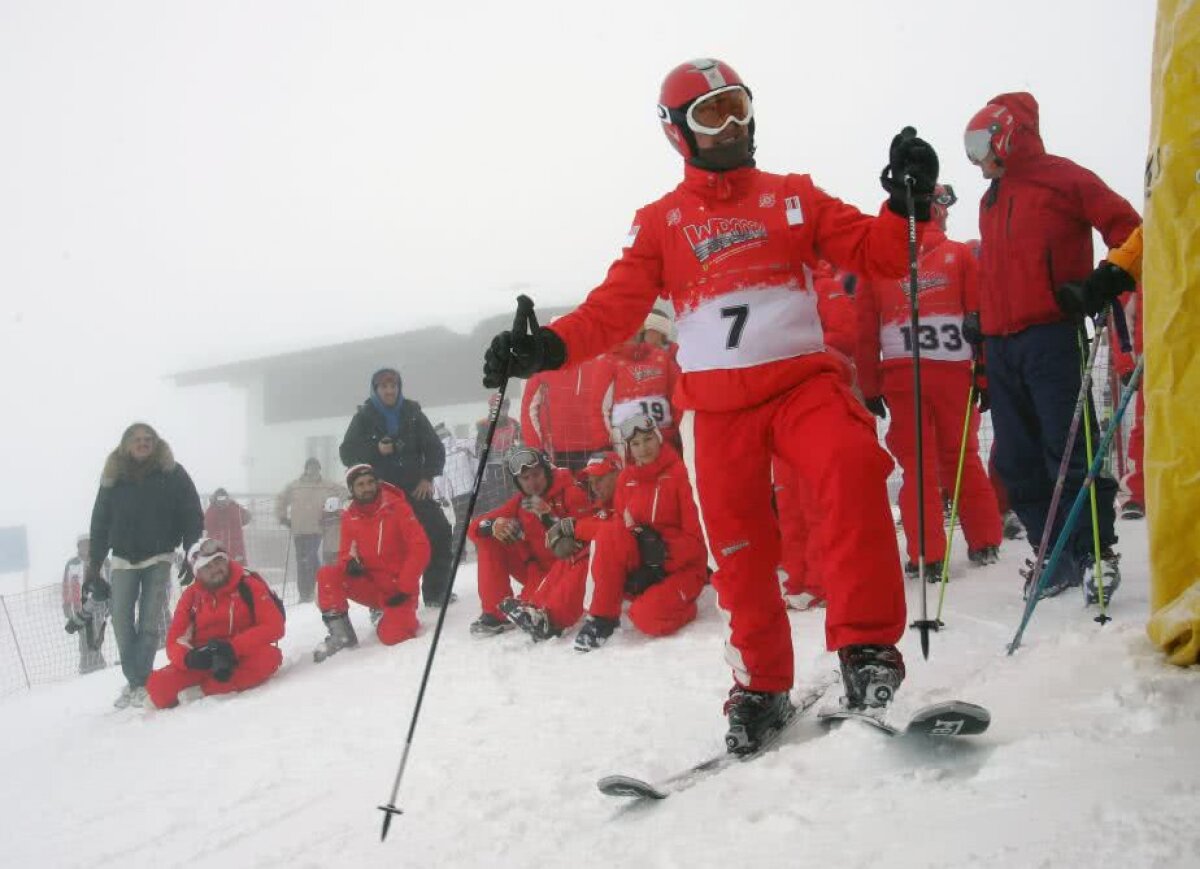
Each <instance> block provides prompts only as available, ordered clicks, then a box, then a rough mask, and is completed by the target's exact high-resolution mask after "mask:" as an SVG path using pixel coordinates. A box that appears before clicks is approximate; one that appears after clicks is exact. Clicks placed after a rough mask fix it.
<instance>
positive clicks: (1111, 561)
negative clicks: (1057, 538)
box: [1079, 549, 1121, 606]
mask: <svg viewBox="0 0 1200 869" xmlns="http://www.w3.org/2000/svg"><path fill="white" fill-rule="evenodd" d="M1095 562H1096V556H1095V555H1094V554H1093V553H1091V552H1089V553H1087V554H1086V555H1085V556H1083V558H1082V559H1080V565H1079V567H1080V572H1081V573H1082V575H1083V598H1084V601H1085V603H1086V604H1087V605H1088V606H1091V605H1092V604H1097V603H1100V588H1099V584H1098V583H1097V581H1096V564H1095ZM1120 563H1121V556H1120V555H1118V554H1117V553H1115V552H1113V551H1112V549H1105V550H1103V551H1102V552H1101V553H1100V577H1101V578H1102V579H1103V580H1104V602H1105V604H1107V603H1108V602H1109V601H1110V600H1112V596H1113V592H1115V591H1116V590H1117V589H1118V588H1119V587H1120V585H1121V567H1120Z"/></svg>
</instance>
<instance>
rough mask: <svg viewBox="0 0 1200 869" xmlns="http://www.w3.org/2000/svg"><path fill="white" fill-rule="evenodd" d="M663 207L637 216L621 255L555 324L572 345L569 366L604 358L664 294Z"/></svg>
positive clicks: (641, 321) (568, 349) (631, 331)
mask: <svg viewBox="0 0 1200 869" xmlns="http://www.w3.org/2000/svg"><path fill="white" fill-rule="evenodd" d="M660 223H661V221H660V220H659V219H658V216H657V211H656V209H655V208H654V206H653V205H647V206H646V207H645V208H642V209H640V210H639V211H638V213H637V214H636V215H634V218H633V226H632V227H631V228H630V230H629V237H628V238H627V239H626V246H625V249H624V250H623V251H622V252H621V258H620V259H618V260H617V261H616V262H614V263H613V264H612V265H611V266H609V268H608V274H607V275H606V276H605V278H604V282H603V283H601V284H600V286H598V287H596V288H595V289H594V290H592V291H591V292H590V293H588V297H587V298H586V299H585V300H584V302H583V304H582V305H580V306H579V307H578V308H577V309H576V310H574V311H572V312H571V313H570V314H567V315H566V316H565V317H563V318H562V319H560V320H558V321H556V322H555V324H554V326H553V330H554V332H555V333H557V334H558V336H559V337H560V338H562V340H563V343H564V344H566V345H567V365H577V364H579V363H580V362H583V361H584V360H587V359H591V358H592V357H593V356H599V355H600V354H601V353H604V352H605V351H606V350H608V349H609V348H611V347H615V346H616V345H617V344H620V343H621V342H622V341H624V340H625V339H626V338H628V337H629V336H630V335H632V334H634V333H635V332H637V331H638V329H639V328H640V327H641V325H642V323H643V322H645V319H646V315H647V314H649V313H650V311H651V309H652V308H653V307H654V302H655V301H656V300H657V299H658V297H659V295H661V293H662V288H663V285H662V273H663V254H662V239H661V236H660V234H659V233H660V230H659V225H660Z"/></svg>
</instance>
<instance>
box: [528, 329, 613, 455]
mask: <svg viewBox="0 0 1200 869" xmlns="http://www.w3.org/2000/svg"><path fill="white" fill-rule="evenodd" d="M630 334H632V333H630ZM628 337H629V335H624V336H622V340H624V338H628ZM613 343H616V342H615V341H614V342H613ZM605 349H608V348H605ZM613 377H614V370H613V363H612V361H611V360H610V359H607V358H600V359H593V360H590V361H588V362H584V363H583V364H581V365H575V366H573V367H571V368H564V369H561V370H559V371H543V372H542V373H541V374H536V375H534V376H533V377H531V378H529V382H528V383H526V384H525V394H524V395H523V396H522V397H521V431H522V434H523V436H524V438H525V443H526V444H528V445H529V446H531V447H533V448H535V449H540V450H545V451H546V452H547V453H549V454H550V455H551V456H553V455H554V454H555V451H560V452H589V451H591V452H595V451H599V450H605V449H608V448H609V446H610V444H611V443H612V434H611V433H610V431H609V420H610V419H611V414H612V395H613Z"/></svg>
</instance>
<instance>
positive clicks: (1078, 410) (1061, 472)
mask: <svg viewBox="0 0 1200 869" xmlns="http://www.w3.org/2000/svg"><path fill="white" fill-rule="evenodd" d="M1102 322H1103V320H1102V318H1097V320H1096V337H1095V338H1093V339H1092V349H1091V351H1090V352H1089V353H1088V358H1087V362H1086V363H1084V366H1083V383H1082V384H1080V386H1079V397H1078V398H1077V399H1076V400H1075V412H1074V414H1073V415H1072V416H1071V425H1070V427H1069V428H1068V429H1067V443H1066V446H1065V447H1063V457H1062V461H1060V462H1059V463H1058V477H1057V478H1056V479H1055V481H1054V494H1053V495H1051V497H1050V509H1049V510H1047V511H1046V523H1045V525H1044V526H1043V528H1042V540H1041V543H1039V544H1038V550H1037V556H1036V558H1035V560H1034V563H1033V572H1032V574H1031V575H1030V577H1029V587H1030V588H1041V581H1042V574H1043V573H1044V572H1045V571H1043V569H1042V565H1043V564H1044V563H1045V562H1044V559H1045V557H1046V550H1047V549H1048V548H1049V544H1050V536H1051V532H1052V529H1053V528H1054V520H1055V519H1057V518H1058V503H1059V501H1060V500H1062V493H1063V488H1064V487H1065V486H1066V482H1067V470H1068V469H1069V468H1070V466H1071V455H1072V454H1073V453H1074V452H1075V439H1076V438H1077V437H1078V436H1079V420H1080V417H1082V416H1083V409H1084V407H1085V406H1086V400H1087V395H1088V390H1090V389H1091V385H1092V369H1093V368H1094V367H1095V365H1096V356H1097V354H1099V352H1100V343H1101V342H1102V341H1103V340H1104V327H1103V326H1102V325H1101V323H1102ZM1060 534H1061V532H1060ZM1025 606H1026V609H1027V610H1030V609H1031V607H1030V606H1029V601H1026V602H1025Z"/></svg>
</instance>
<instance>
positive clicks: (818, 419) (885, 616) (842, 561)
mask: <svg viewBox="0 0 1200 869" xmlns="http://www.w3.org/2000/svg"><path fill="white" fill-rule="evenodd" d="M694 427H695V440H696V482H697V487H698V490H699V501H700V509H701V512H702V513H703V514H704V523H705V527H706V528H707V530H708V540H709V544H710V548H711V551H712V553H713V555H714V557H715V558H716V560H717V567H718V569H717V573H716V574H715V575H714V577H713V585H714V586H715V587H716V590H717V603H718V606H719V607H720V608H721V609H722V610H724V612H725V613H726V615H727V616H728V619H729V641H728V643H727V646H726V660H727V661H728V662H729V664H730V665H731V666H732V667H733V671H734V678H735V679H736V680H737V682H738V683H739V684H741V685H743V686H745V687H747V688H750V689H751V690H754V691H786V690H788V689H790V688H791V687H792V681H793V675H794V673H793V668H794V661H793V656H792V636H791V628H790V625H789V622H788V617H787V609H786V607H785V605H784V601H783V595H782V594H780V589H779V581H778V579H777V578H776V574H775V568H776V565H778V563H779V527H778V524H777V523H776V520H775V516H774V514H773V513H772V511H771V460H772V457H774V456H778V457H779V458H781V459H783V460H784V461H786V462H787V463H788V464H790V465H791V467H792V468H793V469H794V470H795V472H796V474H797V475H798V477H799V479H800V481H801V483H802V484H803V486H804V487H805V489H806V490H807V491H808V492H809V493H810V494H811V497H812V499H813V507H814V509H815V510H816V512H817V514H818V515H819V516H820V517H821V521H820V522H818V523H816V525H815V526H813V527H812V528H810V529H809V531H810V533H811V534H813V535H814V537H815V540H814V544H815V550H816V551H819V552H821V553H822V556H823V558H824V563H825V571H824V575H825V577H826V578H827V585H826V593H827V595H828V597H827V600H828V609H827V610H826V613H825V639H826V644H827V645H828V647H829V648H830V649H838V648H841V647H842V646H845V645H849V644H854V643H878V644H891V643H895V642H897V641H898V640H899V639H900V637H901V635H902V634H903V633H904V623H905V607H904V580H903V578H902V574H901V570H900V556H899V552H898V551H897V549H896V530H895V527H894V526H893V524H892V512H891V507H890V506H889V505H888V496H887V476H888V473H889V472H890V471H891V468H892V460H891V458H889V456H888V454H887V453H886V452H885V451H884V450H883V448H882V447H881V446H880V445H879V440H878V438H877V437H876V434H875V425H874V418H873V417H872V416H871V415H870V414H869V413H867V411H866V409H865V408H863V406H862V405H861V404H859V403H858V402H857V401H855V399H854V396H853V395H852V394H851V392H850V389H849V387H847V386H846V385H845V383H844V382H843V380H842V378H841V377H839V376H838V375H837V374H820V375H817V376H816V377H813V378H811V379H809V380H807V381H805V382H804V383H801V384H799V385H798V386H796V387H794V388H792V389H791V390H789V391H788V392H786V393H784V394H782V395H779V396H776V397H775V398H773V399H771V400H770V401H768V402H766V403H764V404H760V405H758V406H756V407H750V408H745V409H742V410H737V411H731V412H728V413H713V412H708V411H696V412H695V414H694Z"/></svg>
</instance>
